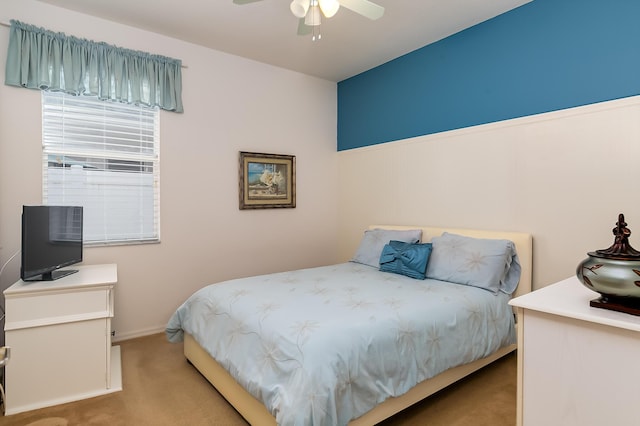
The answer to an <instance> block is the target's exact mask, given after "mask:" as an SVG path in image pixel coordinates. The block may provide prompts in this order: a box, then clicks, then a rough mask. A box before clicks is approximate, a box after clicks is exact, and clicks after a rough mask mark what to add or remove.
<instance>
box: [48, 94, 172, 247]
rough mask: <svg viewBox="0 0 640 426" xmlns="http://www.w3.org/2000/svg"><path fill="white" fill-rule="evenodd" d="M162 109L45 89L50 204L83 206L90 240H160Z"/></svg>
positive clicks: (86, 236)
mask: <svg viewBox="0 0 640 426" xmlns="http://www.w3.org/2000/svg"><path fill="white" fill-rule="evenodd" d="M158 129H159V113H158V109H157V108H149V107H144V106H136V105H129V104H124V103H114V102H108V101H101V100H98V99H97V98H95V97H85V96H71V95H66V94H64V93H61V92H46V91H43V92H42V140H43V156H42V164H43V173H42V176H43V199H44V200H43V201H44V204H48V205H67V206H82V207H83V210H84V212H83V213H84V220H83V222H84V235H83V237H84V242H85V243H87V244H91V243H107V244H112V243H118V244H121V243H131V242H136V243H139V242H153V241H158V240H159V237H160V235H159V234H160V225H159V222H160V204H159V192H160V190H159V176H160V171H159V146H160V142H159V130H158Z"/></svg>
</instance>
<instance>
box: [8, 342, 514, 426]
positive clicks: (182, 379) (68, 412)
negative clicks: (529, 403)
mask: <svg viewBox="0 0 640 426" xmlns="http://www.w3.org/2000/svg"><path fill="white" fill-rule="evenodd" d="M119 344H120V346H121V351H122V381H123V388H124V389H123V391H122V392H116V393H112V394H109V395H104V396H100V397H96V398H92V399H87V400H83V401H78V402H73V403H69V404H64V405H58V406H55V407H50V408H43V409H40V410H34V411H29V412H26V413H19V414H14V415H11V416H5V417H0V426H5V425H6V426H18V425H19V426H76V425H99V426H103V425H104V426H120V425H122V426H124V425H126V426H130V425H153V426H161V425H172V426H174V425H216V426H217V425H220V426H236V425H238V426H240V425H246V424H247V423H246V422H245V421H244V420H243V419H242V417H241V416H240V415H239V414H238V413H237V412H236V411H235V410H234V409H233V408H232V407H231V406H230V405H229V404H228V403H227V402H226V401H225V400H224V399H223V398H222V397H221V396H220V395H219V394H218V393H217V392H216V390H215V389H214V388H213V387H212V386H211V385H210V384H209V382H207V381H206V379H204V378H203V377H202V376H201V375H200V374H199V373H198V372H197V371H196V370H195V369H194V368H193V367H192V366H191V365H190V364H189V363H187V361H186V360H185V358H184V356H183V355H182V344H171V343H168V342H167V341H166V340H165V337H164V334H156V335H153V336H147V337H142V338H139V339H132V340H128V341H124V342H120V343H119ZM8 392H10V390H8ZM515 401H516V357H515V354H511V355H508V356H506V357H504V358H503V359H501V360H499V361H497V362H495V363H494V364H492V365H490V366H488V367H486V368H484V369H482V370H480V371H478V372H477V373H475V374H473V375H471V376H469V377H468V378H466V379H464V380H462V381H460V382H458V383H456V384H454V385H452V386H451V387H449V388H447V389H445V390H444V391H441V392H440V393H438V394H436V395H434V396H432V397H431V398H428V399H427V400H425V401H423V402H421V403H419V404H417V405H415V406H414V407H411V408H409V409H407V410H405V411H403V412H401V413H399V414H398V415H396V416H394V417H392V418H391V419H389V420H387V421H385V422H383V423H382V425H384V426H410V425H411V426H418V425H420V426H424V425H429V426H513V425H514V424H515V416H516V402H515Z"/></svg>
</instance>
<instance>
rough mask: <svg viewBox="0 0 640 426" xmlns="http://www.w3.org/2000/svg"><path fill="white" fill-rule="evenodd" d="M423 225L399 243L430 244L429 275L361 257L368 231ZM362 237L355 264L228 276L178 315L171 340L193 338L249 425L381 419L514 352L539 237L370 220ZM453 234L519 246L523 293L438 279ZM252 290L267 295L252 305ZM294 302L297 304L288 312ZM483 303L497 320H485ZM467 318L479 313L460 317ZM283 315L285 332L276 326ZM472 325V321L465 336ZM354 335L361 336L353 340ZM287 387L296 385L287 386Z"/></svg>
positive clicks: (195, 352)
mask: <svg viewBox="0 0 640 426" xmlns="http://www.w3.org/2000/svg"><path fill="white" fill-rule="evenodd" d="M416 231H419V233H420V241H416V240H415V239H407V240H406V241H404V243H405V245H404V246H402V247H410V249H409V250H414V247H416V248H417V249H419V250H421V251H422V252H424V250H423V249H426V248H427V247H422V246H427V245H428V244H424V243H427V242H433V247H431V245H429V247H428V248H429V250H431V253H430V255H431V258H430V259H428V262H429V264H428V268H427V275H429V276H428V277H427V278H426V279H416V278H415V277H412V276H408V275H407V274H405V273H403V272H402V271H400V267H398V268H397V269H398V270H397V271H391V272H389V271H388V269H387V272H382V271H380V270H378V267H379V264H376V266H377V267H374V266H373V264H367V262H366V261H363V262H362V263H361V262H360V260H361V259H360V258H358V254H363V253H361V252H360V251H361V249H362V248H363V245H364V243H365V238H364V237H367V236H371V235H373V233H375V232H383V233H385V234H381V235H385V236H386V235H396V234H393V233H394V232H396V233H399V234H398V235H400V234H402V235H403V236H404V235H405V234H406V233H409V232H416ZM369 232H370V233H369ZM386 232H388V233H390V234H386ZM368 233H369V234H368ZM364 237H363V240H362V241H361V245H360V246H359V247H358V252H357V253H356V255H355V256H354V258H353V259H351V260H352V261H350V262H346V263H344V264H338V265H330V266H325V267H319V268H310V269H304V270H299V271H290V272H284V273H279V274H270V275H265V276H260V277H249V278H245V279H241V280H231V281H227V282H224V283H219V284H213V285H210V286H207V287H205V288H203V289H201V290H199V291H198V292H196V293H195V294H194V295H192V296H191V297H190V298H189V299H187V300H186V301H185V302H184V303H183V304H182V305H181V306H180V307H179V308H178V309H177V310H176V312H175V313H174V314H173V316H172V317H171V319H170V320H169V322H168V325H167V329H166V332H167V336H168V338H169V340H170V341H173V342H178V341H184V354H185V357H186V358H187V359H188V360H189V362H191V364H192V365H193V366H194V367H195V368H196V369H198V371H200V373H201V374H202V375H203V376H204V377H205V378H206V379H207V380H208V381H209V382H211V384H212V385H213V386H214V387H215V388H216V389H217V390H218V391H219V392H220V393H221V394H222V395H223V396H224V397H225V398H226V399H227V401H228V402H229V403H230V404H231V405H232V406H233V407H234V408H235V409H236V410H237V411H238V412H239V413H240V414H241V415H242V416H243V417H244V418H245V419H246V420H247V422H249V423H250V424H252V425H276V424H282V425H304V424H319V425H323V424H327V425H328V424H350V425H373V424H376V423H378V422H380V421H382V420H384V419H386V418H388V417H390V416H392V415H394V414H396V413H397V412H399V411H401V410H403V409H404V408H407V407H409V406H411V405H412V404H414V403H416V402H418V401H420V400H422V399H424V398H426V397H427V396H429V395H432V394H433V393H435V392H437V391H438V390H440V389H443V388H444V387H446V386H448V385H450V384H452V383H454V382H456V381H457V380H460V379H461V378H463V377H465V376H467V375H469V374H470V373H472V372H474V371H476V370H478V369H480V368H482V367H484V366H485V365H487V364H489V363H491V362H493V361H495V360H497V359H499V358H501V357H502V356H504V355H506V354H508V353H510V352H512V351H513V350H515V349H516V344H515V342H516V339H515V326H514V324H513V321H514V319H513V311H512V309H511V308H510V307H509V306H508V300H509V299H510V298H511V297H515V296H519V295H521V294H525V293H527V292H529V291H531V275H532V274H531V272H532V237H531V235H530V234H527V233H521V232H502V231H486V230H470V229H455V228H438V227H422V226H389V225H372V226H370V227H369V229H368V230H367V231H366V232H365V236H364ZM444 237H450V238H454V237H455V238H467V239H469V240H470V241H473V242H476V241H482V242H491V243H492V242H493V241H501V242H510V243H512V244H511V247H512V249H513V251H514V253H513V254H514V256H513V257H509V256H508V259H509V260H508V262H507V263H508V265H507V266H512V267H511V268H510V269H509V268H507V272H508V273H510V274H511V272H513V271H514V270H515V269H516V268H515V266H518V270H517V272H518V274H517V275H518V280H517V283H516V284H517V288H515V290H513V289H510V291H503V290H504V288H503V287H504V286H505V283H503V282H502V281H508V280H507V279H505V280H502V279H501V280H500V283H501V284H499V285H498V284H496V285H497V286H496V287H495V288H494V287H493V284H492V287H491V288H479V287H482V285H479V286H477V285H475V283H474V282H470V285H467V284H469V283H465V284H460V283H455V282H454V283H451V282H448V281H447V280H441V279H433V277H432V276H431V275H433V276H435V275H436V274H435V272H436V271H435V269H434V271H433V272H434V274H431V275H430V274H428V272H429V267H431V265H432V264H433V265H434V268H435V267H436V266H435V265H437V264H438V263H437V262H436V259H439V260H438V262H442V261H443V259H445V257H444V254H445V251H444V248H443V247H445V245H444V242H445V240H444ZM378 238H379V237H378ZM412 238H413V237H412ZM392 239H395V238H392ZM447 241H448V242H450V241H449V240H447ZM455 241H458V240H455ZM420 243H421V244H420ZM377 244H379V245H384V247H383V251H385V252H386V251H388V250H391V251H393V249H392V248H390V245H389V244H388V241H382V242H378V243H377ZM457 244H458V243H457V242H456V243H455V244H453V245H450V246H449V248H451V247H453V246H456V247H457ZM398 247H400V246H398ZM483 247H484V246H483ZM377 249H380V247H377ZM373 253H374V256H380V254H379V252H376V251H375V250H374V251H373ZM397 253H400V250H398V251H397ZM397 253H396V254H397ZM406 253H408V252H406ZM406 253H405V254H402V255H401V254H397V255H396V261H395V263H394V265H396V266H397V265H400V263H401V262H400V260H399V259H400V257H401V256H404V260H403V261H404V262H405V263H404V264H403V266H402V268H405V266H406V265H409V264H410V262H408V261H407V259H408V258H409V257H411V256H409V255H407V254H406ZM411 253H413V252H411ZM516 253H517V254H516ZM365 254H367V255H370V254H371V253H365ZM436 255H437V256H436ZM383 257H384V256H383ZM476 260H477V259H476ZM376 262H377V260H376ZM477 263H478V264H479V263H481V262H480V261H479V260H477ZM511 263H513V265H509V264H511ZM390 264H391V263H390ZM394 267H395V266H394ZM509 271H511V272H509ZM507 272H505V274H506V273H507ZM514 273H515V272H514ZM409 275H411V274H409ZM511 275H513V274H511ZM329 277H330V278H329ZM502 277H503V278H504V275H503V276H502ZM436 278H438V277H436ZM456 278H457V277H456ZM511 278H513V277H511ZM511 278H510V279H511ZM452 279H453V278H452ZM492 280H493V279H492ZM377 281H381V284H378V283H377ZM493 281H495V280H493ZM374 282H376V283H375V284H372V283H374ZM500 286H502V287H500ZM513 287H515V285H514V286H513ZM416 291H417V292H418V293H413V292H416ZM212 292H215V294H214V293H212ZM278 292H280V293H278ZM250 293H256V294H257V295H258V299H259V300H260V301H258V302H252V303H257V304H254V305H247V306H243V305H245V303H249V302H248V300H249V297H248V295H249V294H250ZM222 297H226V299H222ZM438 298H440V299H438ZM457 298H459V299H460V302H457ZM314 300H315V302H314ZM485 301H486V302H485ZM316 302H317V303H316ZM314 303H315V304H317V305H318V306H316V305H315V304H314ZM414 304H417V305H416V306H414ZM458 304H459V305H460V306H458ZM485 304H486V305H487V307H486V308H485ZM287 305H290V306H293V309H292V310H291V311H284V309H283V307H285V306H287ZM322 305H324V306H322ZM325 307H326V309H327V310H323V309H325ZM445 308H446V314H448V315H450V317H449V318H448V319H446V320H445V324H444V327H445V328H444V329H443V330H436V328H435V327H436V325H435V323H436V321H435V320H434V321H433V323H429V325H422V324H421V323H419V322H417V321H421V320H419V319H416V318H415V317H412V316H411V315H414V314H415V313H419V314H420V315H421V316H424V312H436V311H439V310H444V309H445ZM367 309H369V311H367ZM455 309H461V311H460V312H455ZM484 310H487V315H488V317H487V319H480V318H484V317H483V315H484V314H483V313H481V311H484ZM505 311H507V312H508V313H506V312H505ZM467 312H470V314H468V315H467ZM358 315H360V316H358ZM362 315H364V316H362ZM232 317H234V318H235V320H234V321H231V320H230V318H232ZM466 317H469V318H470V320H469V321H466V320H463V318H466ZM506 318H508V319H506ZM229 321H231V322H229ZM283 321H284V324H285V326H284V327H282V326H280V327H281V329H282V330H278V329H277V328H276V331H273V330H272V329H271V328H270V327H272V326H273V324H278V323H280V324H281V323H283ZM430 321H431V320H430ZM467 322H468V323H469V327H471V328H470V329H469V330H466V331H465V327H467V325H465V324H466V323H467ZM327 323H334V325H335V324H337V325H338V328H340V332H339V333H336V332H335V331H331V332H326V333H325V332H324V330H329V328H328V325H327ZM389 325H392V326H391V327H389ZM352 329H353V330H352ZM373 330H375V332H374V331H373ZM454 330H455V333H453V332H452V331H454ZM351 331H354V332H355V333H356V334H355V335H351V336H349V335H347V333H348V332H351ZM377 333H379V334H380V335H381V337H377V336H376V335H375V334H377ZM422 333H424V335H423V334H422ZM483 333H491V334H487V335H486V336H485V334H483ZM494 333H495V334H494ZM207 336H208V337H207ZM372 336H373V337H372ZM478 336H480V337H478ZM329 338H331V339H334V340H328V339H329ZM385 339H386V340H385ZM378 340H380V342H381V343H379V342H378ZM476 340H477V341H476ZM329 342H331V343H329ZM465 342H469V343H473V349H472V346H469V347H468V348H466V347H465V349H463V350H461V351H460V352H455V350H457V349H456V348H461V347H464V346H465V345H464V344H463V343H465ZM276 343H277V345H276ZM465 344H466V343H465ZM431 348H437V351H436V350H435V349H431ZM449 350H454V352H453V353H447V354H446V355H443V356H442V357H441V358H442V359H439V358H437V353H436V352H444V351H449ZM221 351H223V352H228V353H225V354H224V355H223V354H222V352H221ZM305 351H306V352H305ZM325 351H328V352H326V353H325ZM212 354H213V355H212ZM250 355H251V356H253V355H256V358H251V357H250ZM405 356H409V357H414V358H415V360H411V359H410V358H404V357H405ZM369 358H371V359H369ZM370 361H371V365H369V363H370ZM378 370H380V371H378ZM287 386H290V387H291V389H293V390H290V391H287V390H286V387H287ZM304 386H306V388H305V387H304ZM268 407H269V408H268Z"/></svg>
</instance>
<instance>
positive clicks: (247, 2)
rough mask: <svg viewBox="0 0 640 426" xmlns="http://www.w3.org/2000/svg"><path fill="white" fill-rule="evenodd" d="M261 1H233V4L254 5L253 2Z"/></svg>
mask: <svg viewBox="0 0 640 426" xmlns="http://www.w3.org/2000/svg"><path fill="white" fill-rule="evenodd" d="M259 1H262V0H233V3H234V4H249V3H255V2H259Z"/></svg>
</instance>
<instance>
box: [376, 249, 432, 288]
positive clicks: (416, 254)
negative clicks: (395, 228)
mask: <svg viewBox="0 0 640 426" xmlns="http://www.w3.org/2000/svg"><path fill="white" fill-rule="evenodd" d="M431 248H432V246H431V243H424V244H411V243H405V242H402V241H389V244H386V245H385V246H384V247H383V248H382V253H381V254H380V270H381V271H383V272H393V273H394V274H400V275H406V276H407V277H411V278H415V279H419V280H424V279H425V278H426V276H425V273H426V270H427V263H428V262H429V256H430V255H431Z"/></svg>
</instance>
